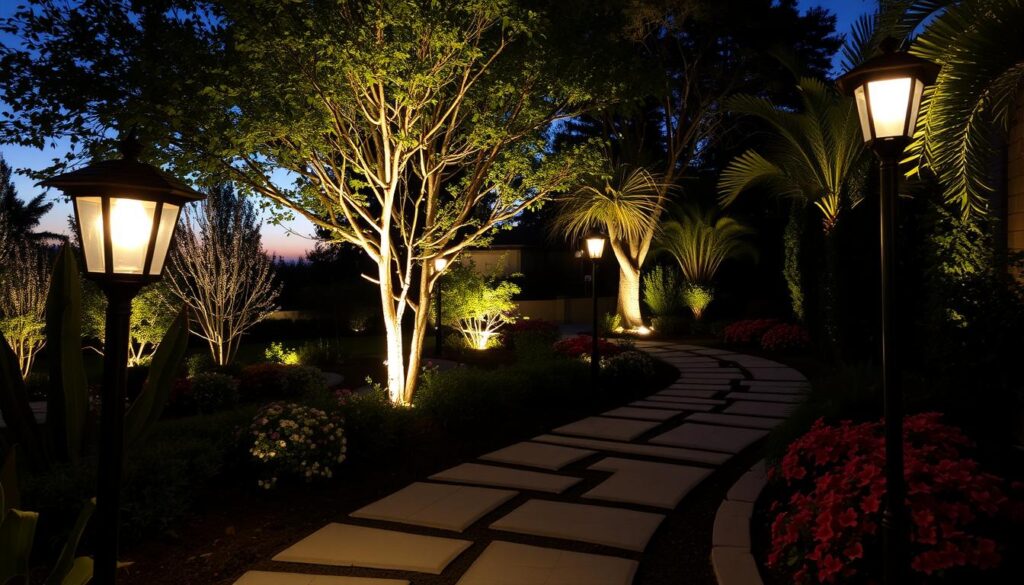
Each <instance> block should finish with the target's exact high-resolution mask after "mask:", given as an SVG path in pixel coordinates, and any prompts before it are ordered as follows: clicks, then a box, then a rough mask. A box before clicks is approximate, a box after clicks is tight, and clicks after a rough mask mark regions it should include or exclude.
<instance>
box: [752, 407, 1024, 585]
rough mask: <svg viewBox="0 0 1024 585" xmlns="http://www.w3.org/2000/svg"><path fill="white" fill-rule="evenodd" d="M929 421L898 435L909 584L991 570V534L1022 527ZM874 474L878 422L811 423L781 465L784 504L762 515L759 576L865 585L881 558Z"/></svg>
mask: <svg viewBox="0 0 1024 585" xmlns="http://www.w3.org/2000/svg"><path fill="white" fill-rule="evenodd" d="M939 418H940V415H939V414H936V413H929V414H921V415H917V416H912V417H909V418H907V419H906V423H905V427H904V449H905V452H906V453H905V456H906V467H905V476H906V481H907V503H908V505H909V510H910V512H909V513H910V518H909V520H910V522H911V535H910V539H911V544H910V548H911V550H910V553H911V557H910V558H911V568H912V570H913V572H914V573H915V577H916V578H917V579H916V580H915V582H916V581H921V582H927V583H932V582H934V579H936V578H939V577H942V576H948V574H949V572H951V571H955V570H957V569H962V568H972V569H976V570H977V569H981V570H984V569H991V568H994V567H996V566H998V565H999V563H1000V561H1001V555H1000V550H999V545H998V544H997V542H996V540H995V539H994V538H993V536H992V535H993V532H994V531H995V530H996V529H997V527H998V525H999V523H1000V522H1006V521H1013V522H1020V521H1021V520H1022V519H1024V514H1022V505H1021V503H1020V501H1019V500H1016V499H1013V498H1011V497H1009V496H1008V495H1007V490H1008V487H1007V486H1006V482H1005V481H1004V480H1002V479H1000V478H999V477H997V476H995V475H992V474H988V473H983V472H981V471H980V469H979V465H978V463H977V462H976V461H974V460H973V459H971V458H970V457H969V456H968V455H967V452H968V451H969V450H970V449H971V448H972V447H973V445H972V444H971V442H970V441H969V440H968V439H967V437H965V436H964V435H963V433H961V432H960V430H959V429H957V428H955V427H951V426H947V425H943V424H941V423H940V422H939ZM884 467H885V439H884V434H883V426H882V423H881V422H873V423H865V424H852V423H850V422H844V423H842V424H840V425H838V426H827V425H826V424H825V423H824V422H823V421H821V420H819V421H818V422H816V423H815V424H814V427H813V428H812V429H811V431H810V432H808V433H807V434H806V435H804V436H803V437H801V438H800V439H798V440H796V441H795V442H794V443H793V444H792V445H790V447H789V450H788V451H787V453H786V455H785V457H784V458H783V460H782V466H781V479H782V482H783V483H784V484H785V487H786V488H788V489H787V491H788V492H789V493H791V495H790V496H789V498H788V500H786V501H780V502H776V503H775V504H773V505H772V511H773V512H775V511H777V512H778V514H777V515H776V516H775V520H774V522H773V523H772V527H771V548H770V552H769V555H768V566H769V567H771V568H776V569H783V570H785V571H786V572H787V573H791V576H792V582H793V583H794V584H795V585H803V584H811V583H851V582H856V583H862V582H870V577H871V576H872V574H875V572H876V571H877V569H878V566H879V564H880V563H879V560H880V558H881V539H880V537H881V533H880V531H881V522H882V508H883V502H884V498H885V477H884ZM1015 487H1016V486H1015ZM950 582H957V583H959V582H961V581H955V580H954V581H950Z"/></svg>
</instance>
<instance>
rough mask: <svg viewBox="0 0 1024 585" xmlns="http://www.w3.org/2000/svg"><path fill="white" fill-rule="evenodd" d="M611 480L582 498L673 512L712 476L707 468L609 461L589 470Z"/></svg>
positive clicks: (603, 461)
mask: <svg viewBox="0 0 1024 585" xmlns="http://www.w3.org/2000/svg"><path fill="white" fill-rule="evenodd" d="M590 469H593V470H595V471H611V472H612V476H611V477H609V478H608V479H606V480H604V481H603V482H601V483H600V484H598V486H597V487H595V488H594V489H592V490H590V491H588V492H587V493H585V494H583V497H584V498H592V499H595V500H607V501H609V502H622V503H625V504H638V505H641V506H653V507H655V508H666V509H668V510H672V509H675V507H676V506H677V505H679V501H680V500H682V499H683V497H684V496H686V494H688V493H690V490H691V489H693V488H694V487H695V486H696V485H697V484H698V483H700V482H701V481H703V480H704V479H705V478H706V477H707V476H709V475H711V471H712V470H711V469H708V468H706V467H689V466H686V465H674V464H671V463H653V462H650V461H637V460H636V459H621V458H618V457H609V458H607V459H602V460H601V461H598V462H597V463H595V464H593V465H591V466H590Z"/></svg>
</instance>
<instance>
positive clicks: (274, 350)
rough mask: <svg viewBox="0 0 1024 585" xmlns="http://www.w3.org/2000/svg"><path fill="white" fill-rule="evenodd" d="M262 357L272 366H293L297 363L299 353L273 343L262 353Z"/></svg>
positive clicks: (291, 348)
mask: <svg viewBox="0 0 1024 585" xmlns="http://www.w3.org/2000/svg"><path fill="white" fill-rule="evenodd" d="M263 357H264V359H266V360H267V362H269V363H272V364H282V365H286V366H294V365H297V364H298V363H299V352H298V351H296V350H295V348H293V347H285V346H284V344H283V343H281V342H278V341H274V342H272V343H271V344H270V345H269V346H267V349H265V350H264V351H263Z"/></svg>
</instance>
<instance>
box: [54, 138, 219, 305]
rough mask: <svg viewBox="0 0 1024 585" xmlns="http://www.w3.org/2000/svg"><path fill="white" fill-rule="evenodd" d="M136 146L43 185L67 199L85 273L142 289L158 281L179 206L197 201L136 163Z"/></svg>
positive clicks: (127, 143)
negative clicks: (148, 283)
mask: <svg viewBox="0 0 1024 585" xmlns="http://www.w3.org/2000/svg"><path fill="white" fill-rule="evenodd" d="M138 153H139V147H138V143H137V142H135V141H134V140H133V139H128V140H126V141H124V142H123V143H122V144H121V154H122V156H123V158H121V159H119V160H108V161H102V162H97V163H94V164H91V165H89V166H87V167H84V168H81V169H78V170H76V171H71V172H69V173H65V174H63V175H59V176H57V177H53V178H50V179H47V180H45V181H43V183H42V184H43V185H44V186H46V187H56V188H57V189H60V190H61V191H63V192H64V194H65V195H67V196H68V197H69V198H71V200H72V202H73V204H74V208H75V225H76V228H77V230H78V236H79V241H80V242H81V244H82V255H83V257H84V259H85V272H86V274H87V275H88V276H89V277H90V278H92V279H93V280H97V281H105V282H114V281H116V282H125V283H135V284H139V285H141V284H145V283H147V282H151V281H153V280H156V279H158V278H159V277H160V275H161V274H162V273H163V270H164V265H165V263H166V259H167V252H168V250H169V249H170V247H171V241H172V240H173V238H174V228H175V226H176V225H177V223H178V216H179V214H180V213H181V208H182V206H183V205H185V204H186V203H188V202H190V201H198V200H200V199H203V195H202V194H200V193H197V192H196V191H193V190H192V189H191V188H189V187H188V186H187V185H185V184H184V183H182V182H181V181H179V180H177V179H175V178H173V177H171V176H169V175H167V174H165V173H164V172H162V171H161V170H159V169H157V168H156V167H153V166H151V165H147V164H145V163H141V162H138V161H137V160H136V157H137V156H138Z"/></svg>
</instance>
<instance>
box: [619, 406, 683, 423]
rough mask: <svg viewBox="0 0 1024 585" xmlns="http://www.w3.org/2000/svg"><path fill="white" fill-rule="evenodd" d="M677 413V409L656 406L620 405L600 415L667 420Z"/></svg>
mask: <svg viewBox="0 0 1024 585" xmlns="http://www.w3.org/2000/svg"><path fill="white" fill-rule="evenodd" d="M677 414H679V411H678V410H664V409H658V408H636V407H632V406H620V407H619V408H616V409H613V410H609V411H608V412H606V413H604V414H602V415H601V416H612V417H619V418H635V419H639V420H668V419H670V418H672V417H673V416H676V415H677Z"/></svg>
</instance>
